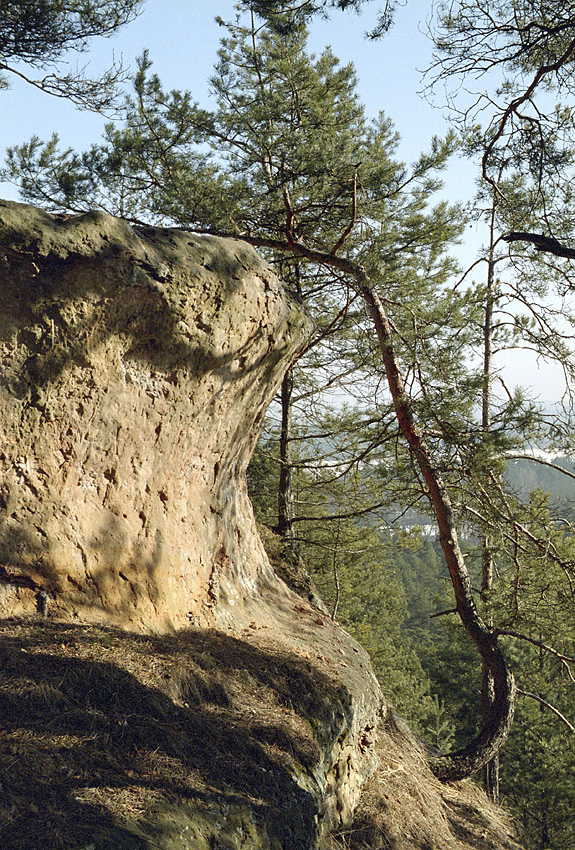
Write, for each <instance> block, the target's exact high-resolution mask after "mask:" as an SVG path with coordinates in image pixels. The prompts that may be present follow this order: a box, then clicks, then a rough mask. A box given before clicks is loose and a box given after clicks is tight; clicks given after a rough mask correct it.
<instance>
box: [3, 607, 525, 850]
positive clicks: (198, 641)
mask: <svg viewBox="0 0 575 850" xmlns="http://www.w3.org/2000/svg"><path fill="white" fill-rule="evenodd" d="M343 698H344V695H343V694H342V686H341V683H340V682H338V680H337V678H334V677H333V676H331V675H330V673H329V670H328V669H327V667H324V668H322V667H321V666H319V663H318V662H317V661H314V662H313V663H312V662H311V661H310V660H309V659H306V658H304V657H303V656H302V655H297V654H294V653H290V652H289V651H287V650H286V648H285V646H282V645H280V644H277V643H274V642H272V641H270V640H269V639H268V640H267V641H266V642H264V638H263V637H262V634H261V632H259V633H258V634H257V637H256V636H255V635H253V636H252V637H251V638H249V639H248V637H247V636H246V639H239V638H237V637H233V636H231V635H229V634H225V633H222V632H217V631H207V632H206V631H199V630H190V631H189V632H185V633H180V634H178V635H174V636H163V637H151V636H142V635H135V634H128V633H126V632H122V631H120V630H115V629H110V628H104V627H95V626H90V627H88V626H77V625H69V624H58V623H52V622H50V621H46V622H45V621H39V620H31V619H30V620H24V619H22V620H8V621H4V622H3V623H1V624H0V835H1V836H2V840H1V842H0V846H1V848H2V850H4V848H6V850H87V848H91V850H151V848H155V847H158V846H161V847H164V848H165V847H170V850H171V848H172V847H174V848H176V847H177V848H181V847H184V846H185V847H192V848H194V850H195V847H196V844H195V843H194V840H193V837H192V840H190V842H189V843H186V844H176V843H173V844H172V843H170V841H168V840H167V839H166V837H165V836H164V837H163V843H156V840H155V838H154V837H153V835H154V834H153V832H152V833H151V832H150V830H149V829H148V827H146V824H148V825H149V824H150V823H152V824H155V823H157V822H158V818H157V817H156V815H157V814H158V813H159V812H168V813H169V815H168V817H169V818H171V819H172V821H174V819H175V816H174V815H173V813H174V812H175V810H179V811H180V812H181V811H184V812H187V813H191V815H190V817H191V818H192V821H193V820H194V819H197V820H198V822H200V821H201V822H202V823H203V822H204V821H203V820H202V819H204V818H205V822H210V823H214V822H215V821H214V818H215V817H216V815H217V814H218V813H221V812H222V811H224V810H225V811H227V812H233V811H234V807H236V809H237V810H238V811H245V810H246V807H247V805H248V804H249V810H250V812H251V814H250V818H251V819H252V823H253V824H259V826H253V830H254V834H255V833H256V832H257V833H258V835H261V834H262V828H263V825H265V829H264V830H263V832H264V833H265V834H266V835H267V836H268V839H265V840H264V843H257V842H256V841H255V840H254V842H253V843H249V842H250V840H251V839H250V837H249V835H248V832H247V831H249V830H250V829H252V827H250V826H249V825H247V826H246V825H245V823H243V822H242V823H243V826H242V824H240V827H241V828H242V829H243V828H244V827H245V830H247V831H246V832H245V833H244V834H245V835H246V836H247V837H246V838H245V839H241V840H242V841H243V842H244V843H241V844H237V845H236V844H231V843H226V842H225V841H222V842H221V843H220V841H219V840H218V839H217V838H216V839H215V843H213V841H212V843H203V844H201V847H202V848H203V847H209V848H213V850H223V848H232V847H236V846H238V847H239V846H241V847H242V848H246V850H248V848H252V847H253V848H255V847H258V848H272V847H277V848H283V850H297V848H301V847H304V846H307V842H306V843H304V840H303V839H302V836H303V835H309V834H311V832H312V831H313V822H314V816H315V809H314V806H313V805H312V804H311V802H310V800H309V797H308V796H307V795H306V794H305V793H304V792H303V791H302V790H301V788H300V787H299V786H298V785H297V784H296V783H295V782H294V778H293V776H294V772H295V773H296V774H297V773H299V774H300V775H301V774H302V772H303V773H306V774H309V771H310V770H313V768H314V766H315V765H316V763H317V761H318V759H319V756H320V753H319V748H318V744H317V740H316V736H315V734H314V730H317V729H318V723H317V721H319V723H320V724H321V723H324V724H325V725H326V726H327V725H329V722H330V718H331V717H332V713H333V710H334V705H338V704H339V705H341V704H342V700H343ZM324 728H325V727H324ZM377 746H378V751H379V760H380V770H379V772H378V773H377V775H376V776H375V777H374V778H373V780H372V781H371V782H370V784H369V785H368V787H367V790H366V792H365V793H364V795H363V798H362V800H361V803H360V805H359V808H358V810H357V814H356V820H355V825H354V828H353V829H352V830H350V831H348V832H347V833H342V834H340V835H339V836H336V837H334V844H333V846H334V850H335V848H337V849H338V850H471V848H473V849H474V850H520V848H519V845H518V844H516V843H515V842H514V841H513V839H512V838H511V835H510V829H509V826H508V824H507V822H506V821H505V819H504V818H503V817H502V816H501V813H499V812H497V811H496V810H494V809H492V808H491V807H489V806H488V804H487V803H486V802H485V801H484V800H483V798H482V795H481V794H480V793H479V792H478V791H477V789H475V787H474V786H473V785H472V784H470V783H467V784H466V783H461V784H459V785H454V786H442V785H441V784H440V783H438V782H437V781H436V780H435V779H434V778H433V776H432V775H431V773H430V772H429V771H428V769H427V766H426V764H425V759H424V757H423V754H422V751H421V748H420V746H419V744H418V743H417V741H415V739H414V738H413V736H411V734H410V733H409V731H408V730H407V729H406V728H404V727H402V726H401V724H397V723H394V722H393V719H392V718H390V721H389V722H388V724H387V726H386V728H384V729H382V730H380V734H379V740H378V744H377ZM242 807H243V808H242ZM186 816H187V815H184V817H186ZM188 820H189V818H188ZM240 827H238V829H239V828H240ZM154 828H155V827H154ZM187 828H188V827H186V829H187ZM234 828H235V827H234ZM214 829H216V832H217V828H216V827H214ZM146 830H148V831H146ZM150 836H151V837H150ZM258 840H259V839H258ZM266 842H268V843H266ZM197 846H198V847H199V846H200V844H199V843H198V844H197Z"/></svg>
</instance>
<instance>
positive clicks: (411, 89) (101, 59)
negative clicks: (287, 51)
mask: <svg viewBox="0 0 575 850" xmlns="http://www.w3.org/2000/svg"><path fill="white" fill-rule="evenodd" d="M377 7H378V4H377V2H374V3H370V4H367V6H366V10H365V12H364V13H363V14H361V15H357V14H355V12H345V13H342V12H334V14H333V15H332V17H331V20H329V21H322V20H317V21H316V22H315V23H314V25H313V29H312V35H311V41H310V46H311V49H312V50H313V51H314V52H320V51H321V50H322V49H323V48H324V47H325V46H326V45H330V46H331V48H332V50H333V52H334V53H335V55H336V56H338V57H339V59H340V60H341V61H342V62H345V63H347V62H351V61H353V63H354V65H355V67H356V70H357V73H358V77H359V90H360V95H361V97H362V99H363V102H364V104H365V106H366V109H367V113H368V115H371V116H375V115H377V114H378V113H379V112H380V111H381V110H383V111H384V112H385V113H386V115H388V116H389V117H390V118H392V120H393V121H394V123H395V125H396V127H397V129H398V131H399V132H400V134H401V138H402V146H401V149H400V153H401V156H402V158H404V159H405V160H407V161H411V160H413V159H415V158H416V157H417V156H418V154H419V153H420V152H421V151H422V150H423V149H424V148H425V147H426V146H427V143H428V141H429V139H430V138H431V136H432V135H433V134H434V133H435V134H443V133H445V131H446V123H445V119H444V116H443V114H442V112H441V110H439V109H434V108H432V107H431V106H430V105H429V104H428V103H426V102H425V101H424V100H422V99H421V98H420V97H419V95H418V94H417V92H418V90H419V89H420V88H421V80H420V77H421V75H420V73H419V72H418V70H417V69H418V68H424V67H425V66H426V65H427V64H428V62H429V60H430V56H431V45H430V42H429V41H428V39H427V38H426V36H425V35H424V33H423V29H424V26H425V18H426V16H427V14H428V12H429V3H428V2H427V0H409V4H408V5H407V6H403V7H401V6H400V7H399V8H398V10H397V15H396V24H395V26H394V27H393V28H392V30H391V31H390V33H389V34H388V35H387V36H386V37H385V38H384V39H383V40H381V41H377V42H370V41H368V40H367V39H365V38H364V33H365V31H366V30H367V29H369V28H370V26H372V25H373V23H374V22H375V17H376V11H377ZM216 15H219V16H221V17H222V18H224V19H225V20H228V19H230V18H233V16H234V4H233V2H230V0H195V2H190V0H188V1H187V2H186V0H147V2H146V4H145V5H144V8H143V12H142V13H141V15H140V16H139V18H138V19H137V20H135V21H134V22H132V23H131V24H129V25H128V26H127V27H125V28H124V29H123V30H121V31H120V32H119V33H118V34H117V35H116V36H114V37H113V38H112V39H106V40H104V39H101V40H97V41H94V42H93V43H92V49H91V50H90V52H89V54H86V56H84V55H81V56H80V57H79V60H78V59H77V58H76V57H72V63H73V64H75V63H76V62H77V61H80V63H81V64H84V63H85V62H86V61H87V60H88V59H89V60H90V64H91V66H92V65H93V66H94V68H95V69H98V68H105V67H106V66H107V65H109V64H110V62H111V60H112V58H113V56H114V55H115V56H116V57H118V56H122V57H123V59H124V62H125V63H127V64H131V65H132V66H133V65H134V59H135V57H136V56H138V55H139V54H140V53H141V52H142V50H144V49H145V48H147V49H149V51H150V57H151V59H152V60H153V62H154V70H155V71H156V72H157V73H158V74H159V76H160V77H161V79H162V81H163V83H164V85H165V86H166V87H169V88H186V89H189V90H190V91H191V92H192V94H193V95H194V97H195V99H196V100H198V101H200V102H201V103H203V104H205V105H208V103H209V86H208V78H209V76H210V74H211V73H212V69H213V64H214V62H215V60H216V52H217V49H218V45H219V40H220V38H221V36H222V35H223V34H224V31H223V30H222V28H221V27H219V26H218V25H217V24H216V22H215V16H216ZM0 109H1V110H2V112H1V116H2V121H1V122H0V151H3V150H5V148H6V147H7V146H9V145H12V144H18V143H21V142H24V141H26V140H27V139H29V138H30V136H31V135H32V134H34V133H35V134H37V135H38V136H40V137H41V138H47V137H48V136H50V135H51V133H53V132H57V133H58V134H59V135H60V136H61V139H62V142H63V143H64V144H66V145H70V146H72V147H78V148H83V147H85V146H88V145H89V144H90V142H93V141H95V140H97V139H98V137H99V135H100V128H101V126H102V124H103V121H102V119H100V118H99V117H98V116H94V115H90V114H88V113H85V112H78V111H76V110H75V109H74V107H73V106H71V105H70V104H68V103H67V102H66V101H64V100H59V99H56V98H53V97H48V96H46V95H43V94H42V93H41V92H38V91H35V90H34V89H32V88H31V87H30V86H29V85H26V84H25V83H23V82H20V81H18V80H17V79H16V78H13V83H12V89H11V90H10V91H8V92H2V93H0ZM469 174H471V171H469ZM450 183H451V179H450ZM456 184H459V179H458V180H456V179H455V178H454V180H453V186H454V187H455V185H456ZM468 188H470V190H471V191H472V178H471V180H470V181H469V186H468ZM1 190H2V195H3V196H4V197H8V195H9V196H10V197H13V198H15V197H16V194H15V192H14V189H12V188H11V187H6V186H5V185H3V186H2V187H1Z"/></svg>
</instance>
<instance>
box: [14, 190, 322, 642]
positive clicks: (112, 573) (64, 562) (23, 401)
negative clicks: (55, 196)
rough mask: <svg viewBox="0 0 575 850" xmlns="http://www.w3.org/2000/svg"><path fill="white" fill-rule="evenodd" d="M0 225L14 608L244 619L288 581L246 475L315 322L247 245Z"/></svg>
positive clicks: (32, 214) (38, 220) (104, 618)
mask: <svg viewBox="0 0 575 850" xmlns="http://www.w3.org/2000/svg"><path fill="white" fill-rule="evenodd" d="M0 214H1V223H0V242H1V245H2V265H1V268H0V275H1V277H0V311H1V313H0V315H1V316H2V320H1V325H0V359H1V362H2V374H1V378H0V382H1V383H0V411H1V413H0V417H1V429H2V444H1V447H0V452H1V454H0V510H1V513H0V564H1V565H2V569H3V573H2V576H3V578H4V583H3V585H2V596H1V598H0V613H2V614H9V613H10V614H14V613H18V612H26V611H28V612H29V611H31V610H32V609H33V608H34V607H35V606H36V604H37V601H38V594H39V593H42V594H47V597H44V596H43V597H42V598H46V602H47V604H48V605H49V608H50V610H51V611H52V612H53V613H54V614H56V615H57V616H59V617H62V616H69V617H79V618H80V619H81V620H83V621H93V620H96V621H98V622H109V623H114V624H119V625H122V626H126V625H129V626H130V627H135V628H146V629H149V628H154V629H156V630H160V631H163V630H165V629H166V628H170V627H181V626H184V625H188V624H189V622H190V620H193V621H197V622H200V623H203V624H208V623H213V622H215V621H218V619H219V620H220V621H221V620H223V619H225V618H226V617H228V618H229V619H230V622H231V621H232V620H234V621H236V624H237V620H238V617H239V616H240V615H239V612H238V613H236V611H235V610H234V611H233V613H232V612H231V608H232V607H234V606H235V607H236V608H237V607H241V603H242V601H245V599H246V598H247V597H254V596H255V595H256V594H258V593H259V587H258V586H259V585H260V584H262V583H263V584H264V585H265V584H266V583H269V582H272V583H273V581H274V579H273V575H272V574H271V572H270V569H269V565H268V563H267V560H266V558H265V555H264V553H263V550H262V548H261V545H260V543H259V540H258V538H257V535H256V533H255V529H254V526H253V520H252V516H251V509H250V506H249V503H248V501H247V496H246V486H245V477H244V471H245V467H246V465H247V463H248V460H249V458H250V455H251V452H252V450H253V446H254V442H255V440H256V439H257V435H258V429H259V425H260V423H261V419H262V417H263V414H264V412H265V409H266V407H267V405H268V404H269V402H270V400H271V398H272V396H273V394H274V392H275V390H276V388H277V384H278V381H279V380H281V375H282V373H283V371H284V370H285V368H286V366H287V365H288V363H289V361H290V359H291V358H293V356H294V355H295V354H296V352H297V350H298V348H299V347H300V346H301V345H302V343H303V342H304V341H305V340H306V338H307V335H308V333H309V329H310V326H309V321H308V320H307V319H306V317H305V315H304V314H303V313H302V312H301V310H300V309H299V307H298V305H297V304H296V303H295V302H294V301H293V300H292V299H291V298H290V297H289V295H288V294H287V292H286V290H285V289H284V288H283V287H282V285H281V284H280V282H279V280H278V279H277V277H276V276H275V275H274V273H273V271H272V270H271V269H270V267H268V266H267V265H266V264H264V263H263V262H262V261H261V260H260V259H259V258H258V257H257V255H256V254H255V252H254V251H253V250H252V249H250V248H249V247H247V246H245V245H244V244H242V243H240V242H234V241H231V240H222V239H218V238H215V237H208V236H202V237H200V236H194V235H191V234H186V233H182V232H176V231H170V230H151V229H150V230H146V231H144V230H139V231H138V232H136V231H135V230H133V229H132V228H131V227H129V226H128V225H127V224H125V223H122V222H120V221H119V220H117V219H114V218H112V217H110V216H106V215H104V214H99V213H94V214H90V215H86V216H81V217H74V218H71V219H68V220H58V219H55V218H54V217H52V216H50V215H48V214H46V213H43V212H42V211H39V210H35V209H34V208H31V207H25V206H22V205H15V204H7V203H3V204H2V206H1V207H0ZM215 603H218V604H217V605H216V604H215ZM226 609H228V610H226Z"/></svg>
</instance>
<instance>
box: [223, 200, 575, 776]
mask: <svg viewBox="0 0 575 850" xmlns="http://www.w3.org/2000/svg"><path fill="white" fill-rule="evenodd" d="M288 219H289V221H291V218H290V217H289V216H288ZM216 235H220V236H222V235H224V236H227V235H230V234H227V233H221V232H218V231H216ZM513 235H514V234H511V235H510V237H509V239H511V237H512V236H513ZM522 236H523V234H520V235H519V236H516V238H520V237H522ZM240 238H242V239H244V240H245V241H246V242H249V243H250V244H252V245H257V246H260V247H267V248H274V249H277V250H280V251H288V252H289V253H291V254H295V255H297V256H300V257H305V258H306V259H308V260H311V261H312V262H316V263H320V264H322V265H326V266H330V267H331V268H336V269H339V270H340V271H343V272H344V273H345V274H348V275H349V276H350V277H351V278H353V279H354V280H355V282H356V288H357V292H358V294H360V295H361V297H362V299H363V301H364V304H365V307H366V310H367V312H368V314H369V316H370V318H371V320H372V321H373V325H374V328H375V331H376V334H377V338H378V342H379V350H380V354H381V358H382V361H383V365H384V369H385V373H386V378H387V383H388V386H389V390H390V393H391V396H392V399H393V404H394V407H395V414H396V417H397V421H398V423H399V427H400V429H401V432H402V434H403V436H404V438H405V440H406V441H407V443H408V445H409V447H410V449H411V452H412V454H413V456H414V458H415V460H416V462H417V465H418V466H419V470H420V472H421V474H422V476H423V478H424V480H425V484H426V486H427V490H428V493H429V497H430V499H431V502H432V504H433V508H434V512H435V516H436V519H437V524H438V526H439V539H440V542H441V547H442V549H443V554H444V558H445V562H446V564H447V568H448V570H449V575H450V577H451V583H452V586H453V591H454V594H455V608H456V611H457V613H458V614H459V617H460V619H461V622H462V624H463V626H464V628H465V630H466V631H467V633H468V634H469V636H470V637H471V639H472V641H473V642H474V644H475V646H476V647H477V650H478V652H479V654H480V656H481V660H482V664H483V665H484V667H485V668H486V670H487V671H489V673H490V674H491V677H492V679H493V701H492V702H491V707H490V711H489V715H488V716H487V717H486V718H485V719H484V722H483V725H482V728H481V730H480V732H479V734H478V735H477V736H476V738H475V739H474V740H473V741H471V742H470V743H469V744H468V745H467V746H466V747H463V748H462V749H460V750H456V751H455V752H452V753H447V754H445V755H439V756H431V757H430V758H429V762H430V766H431V768H432V770H433V772H434V773H435V775H436V776H437V777H438V778H439V779H441V780H454V779H464V778H465V777H466V776H470V775H471V774H472V773H476V772H477V771H478V770H481V769H482V767H483V766H484V765H485V764H487V763H488V762H489V761H491V759H492V758H493V757H494V756H495V755H496V754H497V753H498V752H499V749H500V747H501V745H502V744H503V743H504V742H505V740H506V739H507V736H508V735H509V730H510V729H511V724H512V723H513V715H514V712H515V695H516V686H515V679H514V676H513V674H512V672H511V670H510V669H509V667H508V666H507V661H506V659H505V655H504V654H503V651H502V650H501V647H500V646H499V645H498V643H497V637H496V635H495V634H494V632H493V630H492V629H491V628H489V626H488V625H487V623H485V621H484V620H483V619H482V617H481V616H480V614H479V612H478V610H477V606H476V605H475V600H474V599H473V594H472V590H471V579H470V577H469V573H468V571H467V567H466V565H465V559H464V557H463V553H462V552H461V547H460V546H459V541H458V539H457V528H456V525H455V519H454V516H453V508H452V505H451V500H450V498H449V493H448V492H447V489H446V487H445V483H444V481H443V477H442V475H441V472H440V471H439V470H438V469H436V468H435V467H434V465H433V462H432V459H431V453H430V451H429V449H428V447H427V445H426V443H425V440H424V439H423V435H422V433H421V431H420V429H419V428H418V426H417V423H416V422H415V419H414V417H413V413H412V410H411V404H410V401H409V398H408V395H407V393H406V390H405V386H404V383H403V379H402V377H401V373H400V371H399V365H398V362H397V357H396V354H395V349H394V346H393V333H392V329H391V325H390V323H389V319H388V318H387V314H386V312H385V310H384V307H383V304H382V303H381V299H380V298H379V296H378V294H377V292H376V291H375V290H374V288H373V285H372V282H371V280H370V278H369V276H368V274H367V272H366V271H365V269H364V268H363V267H362V266H360V265H359V264H358V263H356V262H354V261H353V260H350V259H347V258H345V257H339V256H337V249H338V248H340V247H341V244H342V240H340V242H338V244H337V245H336V248H335V249H334V251H332V252H331V253H328V252H324V251H317V250H315V249H313V248H308V247H307V246H306V245H304V244H303V243H302V242H299V241H297V240H295V239H294V238H293V235H292V234H291V227H290V226H289V222H288V226H287V227H286V241H285V242H284V241H282V240H277V239H268V238H261V237H251V236H242V237H240ZM574 253H575V252H574Z"/></svg>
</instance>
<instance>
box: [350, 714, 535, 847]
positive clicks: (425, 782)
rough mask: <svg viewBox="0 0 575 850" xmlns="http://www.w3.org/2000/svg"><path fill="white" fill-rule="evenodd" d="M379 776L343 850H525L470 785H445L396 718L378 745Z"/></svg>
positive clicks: (501, 817) (494, 809)
mask: <svg viewBox="0 0 575 850" xmlns="http://www.w3.org/2000/svg"><path fill="white" fill-rule="evenodd" d="M376 750H377V753H378V758H379V770H378V772H377V774H376V775H375V776H374V777H373V779H372V780H371V781H370V783H369V784H368V786H367V788H366V790H365V792H364V794H363V796H362V799H361V802H360V805H359V806H358V808H357V810H356V815H355V822H354V826H353V829H351V830H349V831H348V832H347V833H345V834H342V835H340V836H339V837H338V842H339V844H338V845H336V846H338V847H339V848H340V850H523V847H522V845H521V844H519V843H518V841H517V837H516V834H515V830H514V828H513V825H512V824H511V822H510V820H509V818H508V817H507V816H506V815H505V813H504V812H503V811H502V810H500V809H499V808H498V807H496V806H493V805H491V804H490V803H489V801H488V800H487V798H486V797H485V795H484V794H483V792H482V791H481V790H480V789H479V788H478V787H477V786H476V785H475V784H474V783H473V782H471V781H469V780H468V781H465V782H457V783H452V784H443V783H441V782H439V781H438V780H437V779H435V777H434V776H433V774H432V773H431V771H430V770H429V768H428V766H427V764H426V761H425V756H424V749H423V747H422V745H421V743H420V742H419V741H418V740H417V739H416V738H415V737H414V736H413V735H412V733H411V732H410V731H409V729H408V728H407V727H406V726H405V724H404V723H403V722H402V721H401V720H400V719H398V718H396V717H395V716H394V715H393V713H390V716H389V719H388V721H387V723H386V724H384V726H383V728H381V729H380V730H379V733H378V738H377V742H376Z"/></svg>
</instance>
